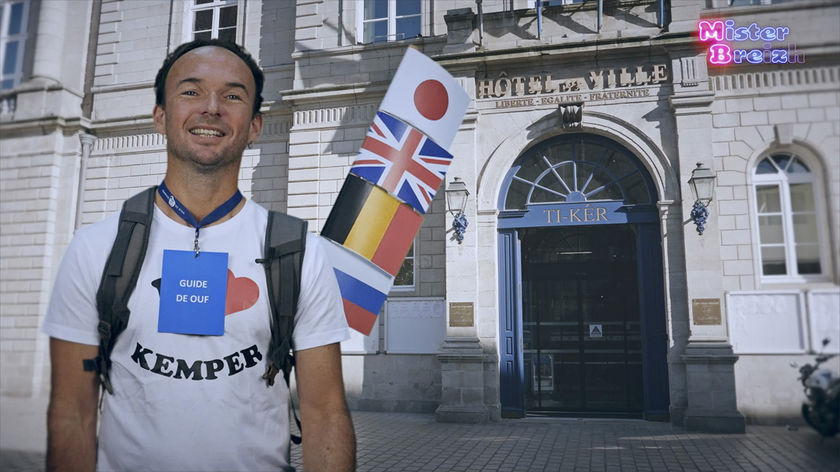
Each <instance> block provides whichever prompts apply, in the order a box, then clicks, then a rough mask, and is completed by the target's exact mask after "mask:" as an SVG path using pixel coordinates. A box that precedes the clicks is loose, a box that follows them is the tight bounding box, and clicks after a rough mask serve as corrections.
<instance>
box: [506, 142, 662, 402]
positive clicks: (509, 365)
mask: <svg viewBox="0 0 840 472" xmlns="http://www.w3.org/2000/svg"><path fill="white" fill-rule="evenodd" d="M502 189H503V190H502V192H501V193H500V195H499V202H498V204H499V210H500V212H499V236H498V238H499V239H498V249H499V293H500V299H499V302H500V304H499V306H500V313H499V332H500V339H499V342H500V349H499V352H500V392H501V404H502V405H501V406H502V415H503V416H506V417H521V416H524V415H525V414H526V413H527V412H529V411H532V412H554V413H571V414H581V413H583V414H596V415H606V416H624V415H627V414H629V415H632V416H644V417H651V418H654V417H655V418H661V417H662V415H667V411H668V399H669V392H668V381H667V362H666V352H667V331H666V322H665V310H664V284H663V276H662V256H661V244H660V230H659V218H658V210H657V208H656V201H657V196H656V191H655V189H654V186H653V184H652V182H651V179H650V176H649V174H648V173H647V170H646V169H645V168H644V167H643V166H642V165H641V163H640V162H639V160H638V159H637V158H636V157H635V156H633V155H632V153H630V152H629V151H627V150H626V149H625V148H623V147H622V146H620V145H618V144H617V143H614V142H612V141H610V140H607V139H605V138H602V137H599V136H594V135H587V134H579V133H576V134H567V135H561V136H557V137H554V138H550V139H548V140H546V141H543V142H540V143H537V144H536V145H534V146H532V147H531V148H530V149H528V150H527V151H526V152H525V153H523V155H522V156H520V158H519V159H517V161H516V162H515V164H514V166H512V168H511V169H510V171H509V172H508V174H507V176H506V179H505V181H504V183H503V185H502ZM573 243H574V244H577V246H578V247H577V249H576V248H575V247H573V246H574V244H573Z"/></svg>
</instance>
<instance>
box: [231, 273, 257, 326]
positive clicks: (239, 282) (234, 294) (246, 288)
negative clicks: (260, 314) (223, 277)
mask: <svg viewBox="0 0 840 472" xmlns="http://www.w3.org/2000/svg"><path fill="white" fill-rule="evenodd" d="M259 298H260V289H259V287H258V286H257V283H256V282H254V281H253V280H251V279H249V278H248V277H236V276H235V275H233V272H231V270H230V269H228V271H227V293H226V296H225V315H230V314H232V313H236V312H238V311H242V310H247V309H248V308H251V307H252V306H254V304H255V303H257V299H259Z"/></svg>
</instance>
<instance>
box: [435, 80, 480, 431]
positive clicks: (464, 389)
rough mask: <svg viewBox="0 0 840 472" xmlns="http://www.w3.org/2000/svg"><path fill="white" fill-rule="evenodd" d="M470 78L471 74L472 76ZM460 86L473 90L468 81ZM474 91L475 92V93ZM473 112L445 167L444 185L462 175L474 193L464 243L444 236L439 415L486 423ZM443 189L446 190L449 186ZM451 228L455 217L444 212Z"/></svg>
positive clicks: (446, 419) (467, 211)
mask: <svg viewBox="0 0 840 472" xmlns="http://www.w3.org/2000/svg"><path fill="white" fill-rule="evenodd" d="M468 77H469V76H468ZM461 84H462V85H463V86H464V87H465V88H467V90H468V92H470V91H471V90H470V89H471V88H472V87H473V86H474V84H473V83H471V81H470V80H469V79H462V81H461ZM471 95H472V94H471ZM475 120H476V114H475V112H471V113H470V112H468V114H467V117H466V118H465V119H464V123H463V124H462V125H461V129H460V131H459V133H458V136H457V137H456V139H455V143H454V144H453V145H452V148H451V149H450V150H449V152H450V153H452V155H453V156H455V158H454V159H453V162H452V165H451V166H450V168H449V170H448V171H447V181H446V185H448V184H449V182H450V181H452V180H453V179H454V178H455V177H459V178H461V180H463V181H464V183H465V184H466V186H467V190H468V191H469V192H470V196H469V197H468V198H467V204H466V209H465V210H464V214H465V216H466V217H467V221H468V222H469V225H468V226H467V230H466V233H465V235H464V241H463V242H462V243H461V244H459V243H458V242H457V241H455V240H453V239H452V238H450V237H449V235H450V234H451V233H447V239H446V338H445V339H444V342H443V345H442V346H441V354H439V355H438V359H439V360H440V370H441V402H440V406H439V407H438V409H437V411H435V416H436V418H437V420H438V421H441V422H457V423H484V422H487V421H488V419H489V416H490V415H489V411H488V409H487V406H486V405H485V402H484V358H485V355H484V350H483V349H482V346H481V342H480V341H479V339H478V330H477V326H478V325H477V323H478V317H479V315H480V313H479V309H478V308H479V300H478V277H479V274H478V257H477V255H478V233H477V229H478V225H477V223H478V213H477V211H476V205H475V196H476V194H477V189H476V180H477V179H476V176H477V174H476V171H475V158H474V154H475V149H476V146H475V139H476V138H475ZM442 187H443V188H442V189H441V190H439V192H440V191H444V190H445V185H444V186H442ZM446 222H447V230H448V229H449V228H450V227H451V223H452V216H451V215H449V214H447V216H446Z"/></svg>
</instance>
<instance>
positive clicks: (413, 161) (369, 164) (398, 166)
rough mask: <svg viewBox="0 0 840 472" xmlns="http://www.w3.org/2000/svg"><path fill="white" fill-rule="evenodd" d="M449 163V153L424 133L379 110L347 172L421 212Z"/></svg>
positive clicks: (428, 203)
mask: <svg viewBox="0 0 840 472" xmlns="http://www.w3.org/2000/svg"><path fill="white" fill-rule="evenodd" d="M450 162H452V155H451V154H449V153H448V152H446V150H445V149H443V148H442V147H440V146H438V145H437V144H435V143H434V141H432V140H431V139H429V138H428V136H426V135H424V134H423V133H421V132H420V131H418V130H417V129H415V128H413V127H411V126H409V125H408V124H406V123H404V122H402V121H400V120H398V119H396V118H394V117H393V116H391V115H388V114H387V113H383V112H381V111H380V112H377V113H376V117H375V118H374V119H373V123H372V124H371V125H370V129H369V130H368V132H367V136H366V137H365V140H364V142H363V143H362V148H361V149H360V150H359V155H358V157H357V158H356V161H355V162H354V163H353V167H352V168H351V169H350V172H352V173H353V174H355V175H358V176H359V177H362V178H363V179H365V180H367V181H369V182H372V183H374V184H376V185H378V186H380V187H382V188H384V189H385V190H387V191H389V192H391V193H393V194H394V195H396V196H397V197H399V198H400V199H402V200H403V201H404V202H406V203H408V204H409V205H411V206H413V207H414V208H415V209H416V210H417V211H419V212H420V213H424V214H425V213H426V210H428V209H429V205H430V204H431V202H432V198H434V196H435V192H437V189H438V187H439V186H440V182H441V180H443V178H444V176H445V175H446V169H447V168H448V167H449V163H450Z"/></svg>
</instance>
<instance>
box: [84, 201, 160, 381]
mask: <svg viewBox="0 0 840 472" xmlns="http://www.w3.org/2000/svg"><path fill="white" fill-rule="evenodd" d="M156 192H157V187H156V186H155V187H151V188H148V189H146V190H144V191H142V192H140V193H138V194H137V195H134V196H133V197H131V198H129V199H128V200H126V201H125V203H123V206H122V211H120V221H119V225H118V227H117V237H116V239H114V245H113V246H112V247H111V253H110V254H109V255H108V260H107V262H106V263H105V270H104V271H103V273H102V279H101V280H100V282H99V290H98V291H97V292H96V308H97V310H98V311H99V326H98V331H99V353H98V355H97V356H96V358H95V359H85V361H84V369H85V370H88V371H91V370H92V371H95V372H97V373H98V374H99V380H100V382H101V383H102V385H103V387H104V388H105V390H107V391H108V392H109V393H111V394H113V393H114V389H113V387H112V386H111V378H110V369H111V351H113V350H114V343H115V342H116V340H117V337H118V336H119V335H120V333H122V332H123V330H125V327H126V326H127V325H128V317H129V315H130V312H129V310H128V300H129V298H131V294H132V293H133V292H134V287H135V286H136V285H137V278H138V277H139V275H140V268H141V267H142V266H143V260H144V259H145V257H146V246H148V244H149V234H150V232H151V231H150V230H151V226H152V217H153V216H154V204H155V193H156Z"/></svg>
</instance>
